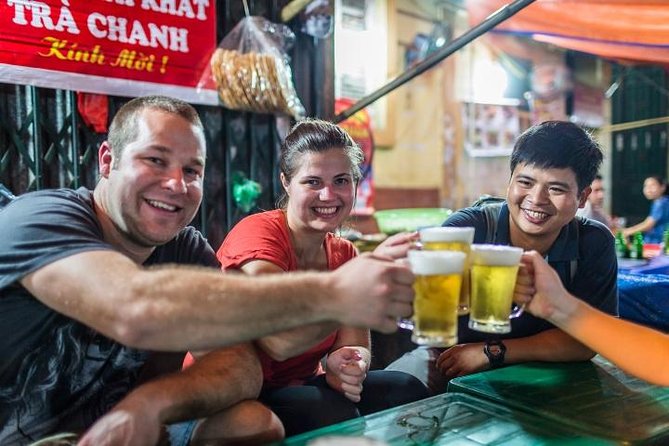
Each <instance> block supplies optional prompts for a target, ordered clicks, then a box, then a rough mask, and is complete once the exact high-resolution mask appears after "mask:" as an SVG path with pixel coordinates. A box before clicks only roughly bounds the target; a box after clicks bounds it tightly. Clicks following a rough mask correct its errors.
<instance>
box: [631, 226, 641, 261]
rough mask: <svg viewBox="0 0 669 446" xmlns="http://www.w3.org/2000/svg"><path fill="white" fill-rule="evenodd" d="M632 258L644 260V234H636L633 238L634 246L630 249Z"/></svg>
mask: <svg viewBox="0 0 669 446" xmlns="http://www.w3.org/2000/svg"><path fill="white" fill-rule="evenodd" d="M630 258H632V259H639V260H641V259H643V234H642V233H641V232H635V233H634V236H633V238H632V246H631V247H630Z"/></svg>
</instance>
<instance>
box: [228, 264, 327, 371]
mask: <svg viewBox="0 0 669 446" xmlns="http://www.w3.org/2000/svg"><path fill="white" fill-rule="evenodd" d="M241 270H242V271H243V272H244V273H246V274H249V275H252V276H255V275H261V274H279V273H285V271H284V270H283V269H281V268H280V267H279V266H277V265H275V264H274V263H272V262H269V261H267V260H251V261H249V262H246V263H245V264H244V265H242V267H241ZM271 298H273V297H272V296H268V299H271ZM338 327H339V324H336V323H333V322H321V323H318V324H309V325H304V326H301V327H296V328H293V329H290V330H286V331H282V332H280V333H276V334H272V335H269V336H265V337H263V338H260V339H258V340H257V341H256V343H257V345H258V346H259V347H260V348H261V349H262V350H263V351H264V352H265V353H267V354H268V355H269V356H270V357H271V358H272V359H274V360H275V361H285V360H286V359H289V358H293V357H295V356H297V355H299V354H302V353H304V352H306V351H308V350H309V349H310V348H312V347H314V346H315V345H317V344H318V343H319V342H321V341H323V339H324V338H325V337H326V336H328V335H329V334H330V333H332V332H333V331H335V330H336V329H337V328H338Z"/></svg>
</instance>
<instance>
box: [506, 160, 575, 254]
mask: <svg viewBox="0 0 669 446" xmlns="http://www.w3.org/2000/svg"><path fill="white" fill-rule="evenodd" d="M586 198H587V192H585V191H583V192H581V193H580V194H579V192H578V185H577V182H576V175H575V174H574V172H573V171H572V170H571V169H542V168H538V167H535V166H529V165H527V164H522V163H521V164H518V165H517V166H516V168H515V169H514V171H513V173H512V175H511V181H510V183H509V188H508V189H507V202H508V205H509V214H510V219H511V221H510V232H511V241H512V243H513V245H514V246H519V247H521V248H523V249H537V250H539V252H546V251H547V250H548V248H550V246H551V245H552V244H553V242H554V241H555V239H556V238H557V236H558V235H559V234H560V230H561V229H562V227H563V226H564V225H566V224H567V223H569V222H570V221H571V220H572V219H573V218H574V216H575V215H576V210H577V209H578V208H579V207H580V206H583V204H584V203H585V200H586Z"/></svg>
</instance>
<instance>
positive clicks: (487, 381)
mask: <svg viewBox="0 0 669 446" xmlns="http://www.w3.org/2000/svg"><path fill="white" fill-rule="evenodd" d="M448 392H463V393H466V394H469V395H472V396H474V397H476V398H482V399H485V400H488V401H491V402H494V403H497V404H501V405H504V406H505V407H509V408H511V409H515V410H520V411H522V412H526V413H530V414H533V415H535V416H539V417H541V418H542V419H544V420H546V422H548V421H551V422H553V423H554V424H555V425H562V426H568V427H569V428H571V429H573V430H574V431H580V432H582V433H585V434H588V435H591V436H594V437H598V438H606V439H610V440H614V441H616V442H622V443H627V444H665V445H667V444H669V388H667V387H658V386H654V385H651V384H648V383H646V382H643V381H641V380H639V379H636V378H633V377H631V376H629V375H627V374H625V373H624V372H622V371H621V370H620V369H618V368H617V367H615V366H614V365H612V364H611V363H610V362H608V361H606V360H605V359H604V358H602V357H599V356H597V357H595V358H594V359H593V360H592V361H586V362H578V363H558V364H555V363H526V364H518V365H513V366H509V367H504V368H500V369H497V370H491V371H487V372H481V373H476V374H473V375H468V376H463V377H460V378H455V379H453V380H451V381H450V383H449V385H448Z"/></svg>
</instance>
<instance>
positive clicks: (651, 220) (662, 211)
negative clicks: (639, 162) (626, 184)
mask: <svg viewBox="0 0 669 446" xmlns="http://www.w3.org/2000/svg"><path fill="white" fill-rule="evenodd" d="M666 192H667V182H666V181H665V180H664V178H662V177H660V176H650V177H648V178H646V179H645V180H644V182H643V196H644V197H646V198H647V199H648V200H652V202H653V203H652V204H651V205H650V214H649V215H648V217H646V219H645V220H644V221H642V222H641V223H639V224H636V225H634V226H630V227H629V228H625V229H623V230H622V231H623V235H624V236H625V237H630V236H632V235H633V234H634V233H635V232H643V233H644V235H643V239H644V242H646V243H662V235H663V234H664V230H665V229H667V225H669V197H667V196H666V195H665V194H666Z"/></svg>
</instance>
